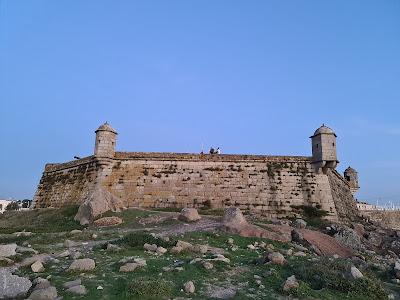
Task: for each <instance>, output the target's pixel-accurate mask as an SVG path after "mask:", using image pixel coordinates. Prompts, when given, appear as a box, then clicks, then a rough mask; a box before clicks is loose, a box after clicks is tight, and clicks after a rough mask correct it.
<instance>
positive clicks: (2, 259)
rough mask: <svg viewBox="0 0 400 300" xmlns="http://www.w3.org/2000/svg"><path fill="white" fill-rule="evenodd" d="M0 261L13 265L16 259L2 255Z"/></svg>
mask: <svg viewBox="0 0 400 300" xmlns="http://www.w3.org/2000/svg"><path fill="white" fill-rule="evenodd" d="M0 263H2V265H3V266H4V265H12V264H13V263H14V261H13V260H12V259H9V258H8V257H2V256H0Z"/></svg>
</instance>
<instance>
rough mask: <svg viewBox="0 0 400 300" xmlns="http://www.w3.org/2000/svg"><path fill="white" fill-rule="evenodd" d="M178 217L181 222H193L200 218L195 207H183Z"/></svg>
mask: <svg viewBox="0 0 400 300" xmlns="http://www.w3.org/2000/svg"><path fill="white" fill-rule="evenodd" d="M178 219H179V220H181V221H183V222H195V221H197V220H200V219H201V217H200V215H199V213H198V212H197V209H195V208H184V209H182V210H181V213H180V214H179V216H178Z"/></svg>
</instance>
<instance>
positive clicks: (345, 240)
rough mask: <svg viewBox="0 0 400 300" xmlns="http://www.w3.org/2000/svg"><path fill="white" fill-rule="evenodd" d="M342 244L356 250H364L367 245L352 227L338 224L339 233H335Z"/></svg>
mask: <svg viewBox="0 0 400 300" xmlns="http://www.w3.org/2000/svg"><path fill="white" fill-rule="evenodd" d="M334 237H335V239H337V240H338V241H339V242H340V243H341V244H343V245H345V246H347V247H349V248H351V249H355V250H363V249H364V248H365V247H364V245H363V243H362V240H361V237H360V236H359V235H358V234H357V232H355V231H354V230H353V229H351V228H350V227H347V226H345V225H341V226H337V233H336V234H335V235H334Z"/></svg>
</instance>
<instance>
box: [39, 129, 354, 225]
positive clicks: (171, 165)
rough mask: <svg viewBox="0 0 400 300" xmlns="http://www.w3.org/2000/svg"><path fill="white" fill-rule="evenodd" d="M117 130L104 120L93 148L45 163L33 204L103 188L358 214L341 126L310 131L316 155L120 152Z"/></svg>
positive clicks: (153, 200)
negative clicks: (342, 154) (339, 142)
mask: <svg viewBox="0 0 400 300" xmlns="http://www.w3.org/2000/svg"><path fill="white" fill-rule="evenodd" d="M116 136H117V133H116V131H115V130H114V129H112V127H111V126H110V125H109V124H107V123H106V124H103V125H102V126H100V127H99V129H98V130H96V143H95V151H94V155H93V156H89V157H86V158H82V159H77V160H74V161H71V162H67V163H60V164H47V165H46V166H45V170H44V172H43V176H42V178H41V180H40V183H39V185H38V188H37V192H36V194H35V197H34V203H35V207H36V208H44V207H62V206H66V205H71V204H78V205H81V204H82V203H84V202H85V201H87V199H89V198H91V200H90V201H92V202H93V201H94V202H96V201H100V200H97V199H93V197H90V195H93V193H94V190H95V189H99V188H100V189H102V190H104V191H105V192H106V193H107V194H110V195H112V197H113V199H114V200H113V201H114V202H115V203H118V204H117V206H118V208H121V209H122V208H126V207H144V208H168V207H176V208H181V207H195V208H211V209H220V208H225V207H229V206H236V207H239V208H240V209H242V210H247V211H250V212H257V213H260V214H263V215H265V216H267V217H270V218H282V217H289V216H294V215H295V212H296V208H298V207H301V206H314V207H317V208H320V209H323V210H326V211H327V212H329V218H331V219H332V220H341V219H352V218H353V217H355V216H356V215H357V207H356V204H355V200H354V198H353V194H352V191H353V189H351V184H350V183H349V181H348V180H346V178H344V177H343V176H342V175H341V174H339V173H338V172H337V171H336V170H335V167H336V165H337V163H338V161H337V158H336V134H334V133H333V131H332V130H331V129H330V128H328V127H326V126H324V125H323V126H321V127H320V128H319V129H317V131H316V132H315V133H314V135H313V136H312V137H311V139H312V146H313V155H312V156H264V155H231V154H190V153H151V152H150V153H147V152H116V151H115V145H116ZM326 152H327V153H326ZM96 195H98V194H96ZM114 209H115V207H114ZM103 210H107V207H105V208H104V209H103Z"/></svg>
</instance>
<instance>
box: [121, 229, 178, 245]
mask: <svg viewBox="0 0 400 300" xmlns="http://www.w3.org/2000/svg"><path fill="white" fill-rule="evenodd" d="M115 243H116V244H118V245H124V246H127V247H131V248H140V249H142V248H143V245H144V244H146V243H147V244H156V245H157V246H161V247H172V246H174V245H175V243H176V242H169V241H164V240H162V239H159V238H157V237H155V236H153V235H151V234H150V233H148V232H145V231H139V232H132V233H129V234H127V235H125V236H124V237H123V238H121V239H119V240H118V241H116V242H115Z"/></svg>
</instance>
